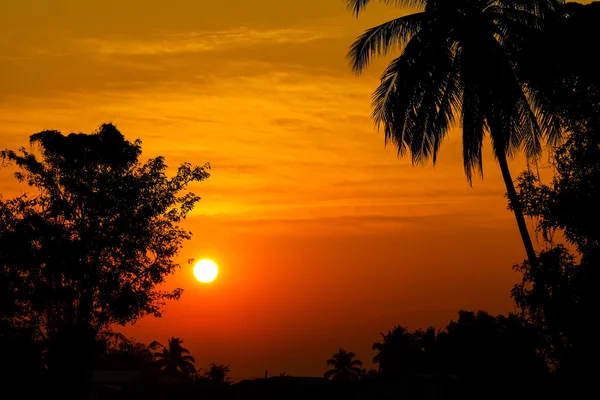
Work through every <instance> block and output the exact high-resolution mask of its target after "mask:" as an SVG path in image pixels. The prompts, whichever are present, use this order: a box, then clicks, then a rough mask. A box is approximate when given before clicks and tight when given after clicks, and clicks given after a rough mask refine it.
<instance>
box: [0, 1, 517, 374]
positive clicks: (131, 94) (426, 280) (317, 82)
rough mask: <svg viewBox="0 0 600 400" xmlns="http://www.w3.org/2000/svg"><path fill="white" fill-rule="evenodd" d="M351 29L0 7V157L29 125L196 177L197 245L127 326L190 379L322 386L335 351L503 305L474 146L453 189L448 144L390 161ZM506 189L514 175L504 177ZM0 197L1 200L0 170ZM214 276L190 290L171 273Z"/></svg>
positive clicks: (272, 4)
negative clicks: (199, 170)
mask: <svg viewBox="0 0 600 400" xmlns="http://www.w3.org/2000/svg"><path fill="white" fill-rule="evenodd" d="M398 12H399V10H394V9H393V8H391V7H384V6H380V5H375V6H372V7H371V8H370V9H369V10H368V12H367V13H365V14H364V15H363V16H361V18H359V19H358V20H357V19H356V18H354V17H353V16H352V15H351V13H350V12H349V11H347V10H346V8H345V5H344V1H343V0H302V1H281V0H253V1H249V0H213V1H207V0H170V1H164V0H143V1H142V0H129V1H123V0H102V1H100V0H86V1H81V0H54V1H49V0H5V1H2V5H1V6H0V138H1V142H0V148H2V149H3V148H13V149H14V148H17V147H19V146H22V145H26V144H27V142H28V136H29V135H31V134H32V133H35V132H38V131H40V130H43V129H58V130H61V131H62V132H63V133H69V132H72V131H83V132H91V131H93V130H94V129H96V128H97V127H98V125H100V124H101V123H103V122H113V123H115V124H116V125H117V126H118V128H119V129H120V130H121V132H123V133H124V134H125V136H126V137H127V138H129V139H136V138H140V139H142V141H143V149H144V157H154V156H158V155H163V156H165V157H166V159H167V163H168V164H169V165H170V166H173V167H176V166H177V165H178V164H180V163H181V162H184V161H190V162H192V163H197V164H203V163H205V162H210V163H211V164H212V167H213V169H212V177H211V178H210V179H209V180H208V181H206V182H204V183H201V184H199V185H197V186H195V187H193V190H194V191H195V192H196V193H197V194H199V195H201V196H202V201H201V202H200V203H199V205H198V207H197V208H196V210H195V211H194V213H193V215H192V217H191V218H189V219H188V220H187V221H186V222H185V226H186V227H187V228H189V229H190V230H192V231H193V232H194V239H193V240H192V241H190V242H187V243H186V244H185V247H184V249H183V251H182V253H181V257H180V259H181V262H182V269H181V270H179V271H178V272H177V273H176V274H175V275H174V276H172V277H170V278H169V280H168V283H167V286H168V287H182V288H184V289H185V293H184V296H183V298H182V299H181V300H180V301H179V302H177V303H169V304H168V307H167V309H166V312H165V313H164V316H163V318H162V319H153V318H147V319H143V320H141V321H139V322H138V323H137V325H135V326H134V327H130V328H127V329H125V330H124V331H125V332H126V333H127V334H128V335H131V336H135V337H136V338H137V339H139V340H141V341H144V342H146V343H149V342H150V341H152V340H158V341H159V342H166V341H167V338H168V337H170V336H177V337H180V338H182V339H183V341H184V344H185V345H186V347H188V348H189V349H190V350H191V352H192V355H194V356H195V357H196V360H197V366H198V367H203V366H207V365H208V364H209V363H211V362H215V363H222V364H228V365H230V366H231V369H232V376H233V378H234V379H236V380H239V379H244V378H254V377H260V376H263V374H264V370H265V369H268V370H269V373H270V374H279V373H280V372H286V373H287V374H289V375H321V374H322V373H323V371H324V370H325V360H326V359H327V358H328V357H329V356H330V355H331V354H332V353H333V352H334V351H336V350H337V349H338V348H340V347H342V348H345V349H347V350H351V351H354V352H356V353H357V355H358V357H359V358H361V359H362V360H363V361H364V362H365V364H366V366H367V367H371V358H372V356H373V352H372V351H371V345H372V343H373V342H374V341H376V340H378V339H379V337H380V336H379V332H381V331H384V330H385V331H387V330H388V329H389V328H391V327H392V326H393V325H395V324H402V325H408V326H409V328H411V329H412V328H418V327H425V326H427V325H429V324H431V325H435V326H438V327H442V326H444V325H445V324H446V323H447V322H448V321H449V320H450V319H452V318H455V317H456V312H457V311H458V310H459V309H485V310H488V311H489V312H491V313H494V314H496V313H506V312H509V311H512V310H513V305H512V302H511V300H510V298H509V293H510V289H511V287H512V285H513V284H514V283H515V282H516V281H517V280H519V276H518V275H517V274H516V273H514V272H513V271H512V270H511V267H512V265H513V264H515V263H517V262H520V261H522V259H523V258H524V257H525V252H524V250H523V247H522V244H521V242H520V238H519V234H518V230H517V227H516V224H515V222H514V217H513V215H512V214H511V213H510V212H509V211H507V207H506V205H507V203H506V200H505V198H504V197H503V194H504V191H505V190H504V186H503V183H502V179H501V176H500V171H499V168H498V166H497V165H496V164H495V162H494V160H493V158H492V156H491V151H490V146H489V145H488V146H487V150H486V155H487V157H486V159H485V160H484V168H485V180H484V181H481V180H475V181H474V185H473V187H470V186H469V185H468V183H467V181H466V179H465V176H464V173H463V167H462V160H461V143H460V132H459V130H458V129H455V130H454V131H453V132H452V134H451V137H450V139H449V140H447V141H446V143H444V145H443V147H442V152H441V156H440V157H439V161H438V164H437V165H436V166H435V167H432V166H431V165H430V164H429V165H426V166H417V167H413V166H412V165H411V163H410V161H409V160H399V159H398V158H397V157H396V151H395V149H394V148H393V147H392V146H388V147H387V148H385V146H384V140H383V134H382V133H378V132H377V130H376V129H375V128H374V126H373V123H372V121H371V120H370V118H369V115H370V97H371V93H372V92H373V90H374V89H375V87H376V85H377V78H378V76H379V74H380V73H381V72H382V68H383V66H384V63H383V62H379V63H375V64H373V66H372V68H370V69H369V70H368V71H367V73H366V74H365V75H363V76H361V77H356V76H355V75H353V73H352V71H351V70H350V68H349V66H348V64H347V62H346V61H345V58H344V57H345V54H346V52H347V48H348V46H349V45H350V44H351V42H352V40H353V38H355V37H356V36H357V35H358V34H360V33H361V32H362V31H363V30H364V29H365V28H367V27H369V26H371V25H373V24H375V23H378V22H383V21H385V20H386V19H389V18H391V17H393V16H395V15H398ZM511 167H512V172H513V177H516V176H517V175H518V173H519V172H520V171H522V170H523V169H524V168H525V162H524V161H523V160H522V159H518V160H515V161H513V162H512V165H511ZM0 177H1V180H0V191H1V192H2V193H4V195H5V196H9V195H11V194H14V193H15V188H14V186H13V181H12V179H10V177H9V176H8V175H7V174H6V173H5V171H4V172H2V175H0ZM191 257H193V258H196V259H201V258H210V259H212V260H214V261H215V262H217V263H218V264H219V266H220V269H221V273H220V275H219V277H218V279H217V281H215V282H214V283H213V284H210V285H204V284H201V283H199V282H197V281H196V280H195V279H194V277H193V274H192V269H191V266H189V265H187V264H185V262H184V261H185V260H186V259H188V258H191Z"/></svg>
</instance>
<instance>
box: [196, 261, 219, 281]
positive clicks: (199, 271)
mask: <svg viewBox="0 0 600 400" xmlns="http://www.w3.org/2000/svg"><path fill="white" fill-rule="evenodd" d="M218 274H219V267H217V264H215V263H214V262H213V261H211V260H200V261H198V262H197V263H196V265H195V266H194V276H195V277H196V279H198V280H199V281H200V282H202V283H210V282H212V281H214V280H215V279H216V278H217V275H218Z"/></svg>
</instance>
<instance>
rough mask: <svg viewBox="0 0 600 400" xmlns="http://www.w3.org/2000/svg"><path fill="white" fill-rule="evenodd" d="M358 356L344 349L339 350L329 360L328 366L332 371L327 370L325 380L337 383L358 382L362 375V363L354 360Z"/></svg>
mask: <svg viewBox="0 0 600 400" xmlns="http://www.w3.org/2000/svg"><path fill="white" fill-rule="evenodd" d="M354 357H356V354H354V353H353V352H351V351H350V352H348V351H346V350H344V349H339V350H338V351H337V352H336V353H334V354H333V355H332V356H331V358H330V359H329V360H327V366H329V367H331V369H329V370H327V371H326V372H325V374H324V375H323V376H324V377H325V379H333V380H336V381H356V380H358V379H360V377H361V375H362V369H361V368H360V367H361V366H362V361H360V360H356V359H354Z"/></svg>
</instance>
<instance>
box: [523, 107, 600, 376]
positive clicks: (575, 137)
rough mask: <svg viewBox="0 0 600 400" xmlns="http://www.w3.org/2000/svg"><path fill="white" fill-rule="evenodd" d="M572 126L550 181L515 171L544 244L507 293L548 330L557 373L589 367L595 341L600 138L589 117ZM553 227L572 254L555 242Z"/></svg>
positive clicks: (580, 371) (573, 373) (555, 156)
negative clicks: (534, 263) (535, 262)
mask: <svg viewBox="0 0 600 400" xmlns="http://www.w3.org/2000/svg"><path fill="white" fill-rule="evenodd" d="M599 122H600V121H599ZM571 126H572V127H573V128H574V130H573V131H572V133H571V135H570V137H569V138H568V140H567V141H566V142H565V143H564V144H563V145H562V146H561V147H559V148H558V149H557V151H556V152H555V153H554V154H553V158H552V160H551V167H552V169H553V171H554V177H553V179H552V181H551V182H550V183H549V184H544V183H543V182H541V181H540V179H539V178H538V177H537V176H536V175H534V174H533V173H532V172H530V171H526V172H524V173H523V174H522V175H521V176H520V177H519V181H518V182H519V183H518V199H519V201H520V202H521V204H523V207H524V210H525V212H526V215H528V216H530V217H531V218H533V219H534V221H535V223H536V229H537V230H538V231H539V232H540V233H541V234H542V237H543V239H544V240H545V241H546V243H547V245H548V246H547V248H546V249H545V250H544V251H542V252H541V253H540V254H539V256H538V260H539V268H538V270H533V269H532V268H531V266H530V265H529V263H528V262H523V263H522V264H519V265H516V266H515V267H514V269H515V270H517V271H518V272H520V273H522V274H523V279H522V282H521V283H519V284H517V285H515V287H514V288H513V290H512V297H513V299H514V300H515V303H516V304H517V306H518V307H519V308H520V310H521V312H522V314H523V315H524V316H525V317H526V318H527V319H528V320H529V321H531V322H532V323H535V324H536V325H537V326H538V327H539V329H541V330H542V331H543V332H544V334H545V335H546V336H547V338H548V340H549V342H550V343H551V347H550V349H549V352H548V356H549V357H550V359H551V361H552V363H553V365H554V366H555V367H556V368H558V372H559V374H560V375H561V376H563V377H565V378H568V379H573V378H575V377H577V378H578V379H580V378H581V377H583V376H586V375H587V374H589V372H588V371H587V369H586V368H585V367H584V366H585V365H588V364H589V363H590V362H592V360H591V358H590V357H591V355H590V352H589V349H590V348H593V346H594V342H593V339H592V332H594V325H593V318H590V315H593V314H594V312H595V308H594V304H595V289H596V287H595V284H596V282H598V272H597V269H598V268H597V267H598V263H599V260H600V230H599V227H598V226H599V224H600V217H599V213H598V210H597V208H598V204H600V140H599V136H598V130H597V129H598V125H597V123H594V122H593V120H590V119H587V118H584V119H583V120H582V123H581V124H576V123H573V124H572V125H571ZM557 232H558V233H560V236H561V237H562V238H564V239H565V240H566V244H567V245H568V246H569V247H570V248H571V249H573V250H576V254H573V253H572V252H571V251H570V250H569V249H568V248H567V247H566V246H564V245H562V244H555V242H554V240H555V235H556V233H557Z"/></svg>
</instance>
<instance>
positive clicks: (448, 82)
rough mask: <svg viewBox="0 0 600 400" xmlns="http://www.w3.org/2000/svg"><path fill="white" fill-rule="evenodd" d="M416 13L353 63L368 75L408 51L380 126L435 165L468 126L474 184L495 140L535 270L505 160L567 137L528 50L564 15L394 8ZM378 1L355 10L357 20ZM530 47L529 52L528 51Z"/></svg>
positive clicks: (430, 5)
mask: <svg viewBox="0 0 600 400" xmlns="http://www.w3.org/2000/svg"><path fill="white" fill-rule="evenodd" d="M384 2H385V3H386V4H390V3H392V4H394V5H395V6H397V7H406V6H410V7H413V8H414V9H416V11H415V12H413V13H409V14H407V15H404V16H401V17H398V18H396V19H393V20H391V21H388V22H386V23H384V24H382V25H379V26H376V27H374V28H371V29H369V30H367V31H366V32H365V33H364V34H363V35H361V36H360V37H359V38H358V39H357V40H356V41H355V42H354V43H353V44H352V46H351V49H350V53H349V54H348V58H349V60H350V62H351V64H352V67H353V69H354V71H355V72H357V73H361V72H362V71H363V70H364V69H365V68H366V67H367V66H368V65H369V63H370V62H371V60H372V59H374V58H376V57H380V56H385V55H388V54H389V53H390V52H391V51H395V50H397V49H400V55H399V56H398V57H396V58H395V59H394V60H393V61H392V62H391V63H390V64H389V65H388V67H387V68H386V70H385V71H384V73H383V75H382V76H381V83H380V85H379V87H378V88H377V90H376V91H375V93H374V94H373V104H372V105H373V119H374V120H375V122H376V124H377V125H378V126H379V127H383V130H384V133H385V140H386V142H389V141H391V142H392V143H393V144H394V146H395V147H396V148H397V149H398V155H399V156H405V155H410V156H411V158H412V162H413V164H420V163H425V162H426V161H428V160H429V159H432V160H433V163H434V164H435V162H436V160H437V156H438V152H439V149H440V146H441V144H442V142H443V140H444V139H445V138H446V136H447V135H448V132H449V130H450V128H451V127H452V126H453V125H455V124H456V123H460V124H461V125H462V145H463V164H464V170H465V174H466V177H467V180H468V181H469V183H472V178H473V174H474V173H475V174H480V175H481V176H482V177H483V152H482V149H483V143H484V140H485V138H486V136H488V135H489V137H490V139H491V144H492V148H493V153H494V156H495V157H496V159H497V160H498V163H499V165H500V169H501V172H502V177H503V179H504V183H505V185H506V189H507V191H508V195H509V197H510V198H511V200H512V201H513V204H514V214H515V218H516V220H517V225H518V228H519V232H520V234H521V238H522V240H523V245H524V247H525V250H526V252H527V257H528V259H529V261H530V263H531V264H532V265H533V266H535V264H536V258H535V257H536V254H535V249H534V247H533V243H532V241H531V238H530V236H529V232H528V230H527V225H526V223H525V219H524V217H523V214H522V212H521V210H520V208H519V204H518V202H517V201H516V193H515V189H514V186H513V182H512V178H511V175H510V170H509V167H508V162H507V157H511V156H513V155H515V154H516V153H517V152H519V151H523V152H524V153H525V155H526V156H527V157H528V159H536V158H537V157H538V156H539V155H540V154H541V152H542V148H543V145H544V144H545V142H550V143H555V142H556V141H557V139H558V138H559V137H560V129H559V128H560V124H559V123H560V118H559V115H558V112H557V111H556V108H555V107H554V106H553V105H552V103H551V101H550V97H549V96H548V95H547V93H546V92H545V91H544V90H543V89H544V88H546V87H547V85H543V84H539V83H538V82H536V77H537V75H536V74H534V73H532V71H531V70H530V69H529V68H528V65H529V56H528V53H527V52H526V51H523V50H524V48H525V44H527V43H530V42H532V41H535V42H537V41H538V40H539V37H541V36H542V35H543V32H544V31H545V29H546V26H547V25H548V24H550V23H551V22H552V21H553V20H555V17H556V15H557V11H558V6H559V4H560V3H562V2H560V1H554V0H517V1H515V0H453V1H447V0H396V1H386V0H384ZM369 3H371V1H370V0H348V5H349V7H350V8H351V9H352V10H353V11H354V12H355V13H356V14H357V15H358V14H359V13H360V12H361V11H362V10H363V9H364V8H365V7H366V6H367V4H369ZM526 47H528V46H526Z"/></svg>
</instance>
